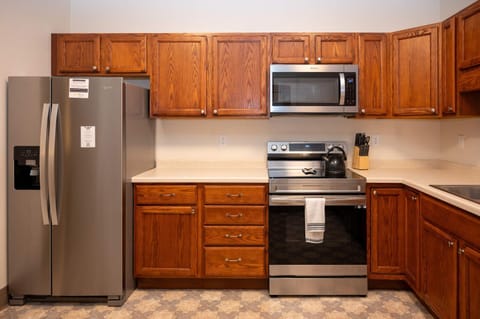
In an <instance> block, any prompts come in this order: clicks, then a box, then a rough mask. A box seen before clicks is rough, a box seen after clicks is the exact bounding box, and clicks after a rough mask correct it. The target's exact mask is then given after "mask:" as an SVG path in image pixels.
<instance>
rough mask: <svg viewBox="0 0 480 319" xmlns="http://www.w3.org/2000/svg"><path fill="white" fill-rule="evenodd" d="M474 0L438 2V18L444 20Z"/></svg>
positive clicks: (443, 0) (445, 0) (441, 0)
mask: <svg viewBox="0 0 480 319" xmlns="http://www.w3.org/2000/svg"><path fill="white" fill-rule="evenodd" d="M475 1H476V0H440V16H441V17H442V19H446V18H448V17H450V16H452V15H454V14H455V13H457V12H458V11H460V10H462V9H463V8H465V7H467V6H469V5H470V4H472V3H474V2H475Z"/></svg>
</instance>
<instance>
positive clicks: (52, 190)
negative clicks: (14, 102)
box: [48, 104, 59, 226]
mask: <svg viewBox="0 0 480 319" xmlns="http://www.w3.org/2000/svg"><path fill="white" fill-rule="evenodd" d="M57 120H58V104H52V111H51V113H50V124H49V126H50V128H49V134H48V200H49V202H50V218H51V220H52V226H56V225H58V219H59V215H58V209H57V208H58V207H57V195H56V185H55V184H56V182H55V178H56V176H55V160H56V157H55V156H56V154H55V148H56V144H55V141H56V139H57Z"/></svg>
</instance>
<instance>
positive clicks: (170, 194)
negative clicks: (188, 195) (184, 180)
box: [160, 193, 175, 197]
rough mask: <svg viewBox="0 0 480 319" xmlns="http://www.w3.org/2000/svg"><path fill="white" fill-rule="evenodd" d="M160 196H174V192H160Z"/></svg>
mask: <svg viewBox="0 0 480 319" xmlns="http://www.w3.org/2000/svg"><path fill="white" fill-rule="evenodd" d="M160 196H162V197H175V193H164V194H160Z"/></svg>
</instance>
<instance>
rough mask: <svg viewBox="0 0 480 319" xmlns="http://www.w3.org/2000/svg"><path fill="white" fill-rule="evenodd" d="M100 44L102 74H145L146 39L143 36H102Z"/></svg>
mask: <svg viewBox="0 0 480 319" xmlns="http://www.w3.org/2000/svg"><path fill="white" fill-rule="evenodd" d="M101 42H102V43H101V44H102V72H105V73H146V72H147V37H146V36H145V35H143V34H140V35H135V34H104V35H102V40H101Z"/></svg>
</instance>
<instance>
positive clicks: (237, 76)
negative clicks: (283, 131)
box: [209, 34, 269, 116]
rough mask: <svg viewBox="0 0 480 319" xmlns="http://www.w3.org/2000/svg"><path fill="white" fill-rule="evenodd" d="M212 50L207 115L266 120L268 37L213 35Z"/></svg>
mask: <svg viewBox="0 0 480 319" xmlns="http://www.w3.org/2000/svg"><path fill="white" fill-rule="evenodd" d="M212 50H213V52H212V75H211V79H212V88H211V93H212V96H211V103H210V110H209V111H210V114H213V115H214V116H217V115H219V116H220V115H226V116H266V115H267V83H268V80H267V73H268V65H269V38H268V36H267V35H254V34H250V35H215V36H213V37H212Z"/></svg>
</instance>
